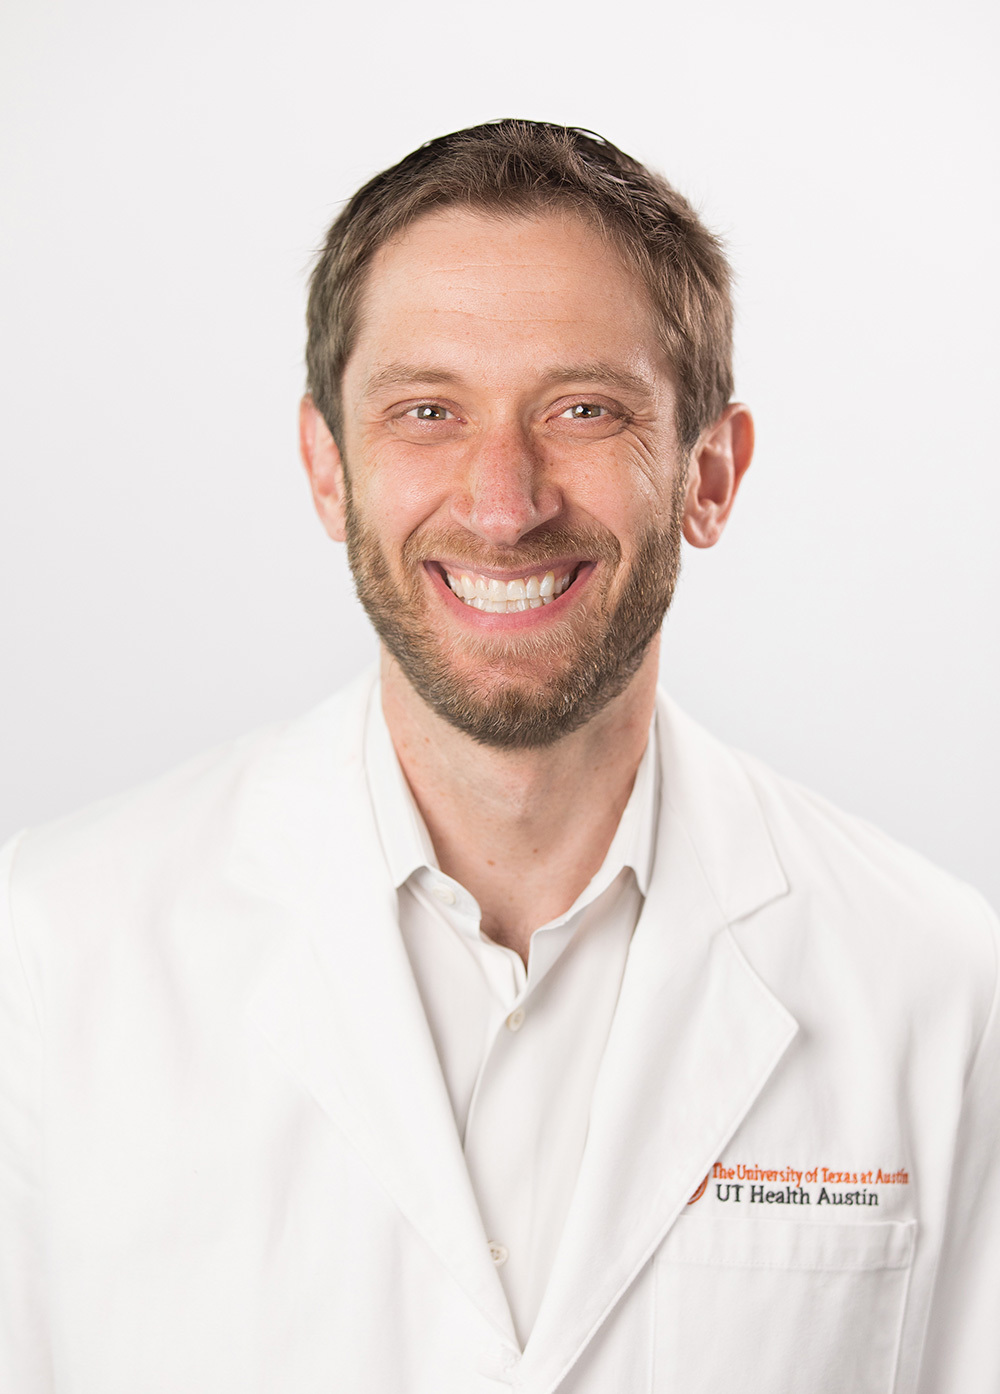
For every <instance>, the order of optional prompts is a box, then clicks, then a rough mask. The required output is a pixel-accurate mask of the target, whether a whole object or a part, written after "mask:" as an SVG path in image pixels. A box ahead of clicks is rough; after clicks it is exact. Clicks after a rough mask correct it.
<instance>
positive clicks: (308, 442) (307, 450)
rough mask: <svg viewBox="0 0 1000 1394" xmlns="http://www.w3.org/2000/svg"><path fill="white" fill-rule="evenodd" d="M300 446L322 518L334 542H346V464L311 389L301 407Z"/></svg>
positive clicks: (313, 494)
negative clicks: (311, 393)
mask: <svg viewBox="0 0 1000 1394" xmlns="http://www.w3.org/2000/svg"><path fill="white" fill-rule="evenodd" d="M299 450H300V451H301V452H302V463H303V464H304V465H305V467H306V474H307V475H308V476H309V486H310V488H311V489H312V496H313V503H314V504H315V506H316V512H317V513H318V514H319V517H320V522H321V523H322V524H323V526H324V527H325V528H326V530H327V532H328V533H329V535H330V536H331V537H332V538H333V540H334V542H343V541H344V538H345V536H346V527H345V510H344V465H343V462H342V460H341V458H340V449H339V447H338V445H337V442H336V441H335V440H334V438H333V436H332V435H331V434H330V428H329V426H328V425H327V424H326V422H325V421H324V420H323V417H322V415H321V414H320V411H319V408H318V407H317V406H316V403H315V402H314V401H313V399H312V397H311V396H310V395H309V394H308V393H306V395H305V396H304V397H303V398H302V403H301V405H300V407H299Z"/></svg>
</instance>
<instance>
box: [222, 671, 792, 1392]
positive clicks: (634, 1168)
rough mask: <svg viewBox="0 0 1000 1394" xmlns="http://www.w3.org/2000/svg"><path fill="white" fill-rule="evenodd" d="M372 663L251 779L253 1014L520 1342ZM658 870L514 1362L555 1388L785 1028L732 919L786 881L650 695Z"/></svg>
mask: <svg viewBox="0 0 1000 1394" xmlns="http://www.w3.org/2000/svg"><path fill="white" fill-rule="evenodd" d="M371 688H372V677H371V675H370V674H369V675H365V676H364V677H363V678H362V679H360V680H358V682H356V683H355V684H353V685H352V687H351V688H350V689H348V690H347V691H346V692H345V693H342V694H340V695H339V696H338V697H336V698H333V699H331V700H330V701H329V702H327V703H325V704H324V705H323V706H322V707H321V708H319V709H318V710H317V711H316V712H314V713H312V714H311V715H309V716H307V717H305V718H303V719H302V720H300V721H298V722H295V723H293V724H292V725H291V726H290V727H288V728H287V729H286V730H285V731H284V733H282V734H281V735H279V736H278V738H277V739H276V740H275V741H274V743H273V744H272V745H271V747H270V748H269V749H268V751H267V752H266V753H264V754H263V755H262V757H261V758H260V759H259V761H258V763H257V766H256V768H255V769H254V770H253V771H252V773H251V774H250V777H249V780H248V786H247V789H246V792H245V796H244V803H243V808H242V812H241V815H240V822H239V829H238V832H237V835H236V837H235V841H234V847H233V852H232V857H231V861H230V868H229V871H230V876H231V878H232V879H233V880H234V881H235V882H237V883H238V884H239V885H240V886H241V887H242V889H243V890H244V891H245V892H250V893H251V894H252V895H254V896H256V897H257V898H258V899H262V900H264V901H267V902H268V903H269V905H270V917H271V922H272V923H273V926H274V930H275V933H274V936H273V941H272V942H273V950H272V956H271V958H270V959H269V961H268V963H267V965H266V967H265V969H264V971H263V973H262V976H261V980H260V982H259V984H258V986H257V990H256V992H255V995H254V997H253V999H252V1001H251V1003H250V1006H249V1011H250V1016H251V1019H252V1021H253V1022H254V1023H255V1026H256V1028H257V1029H259V1030H261V1031H263V1033H264V1034H265V1036H266V1037H267V1038H268V1040H269V1041H270V1042H271V1044H272V1046H273V1048H274V1050H275V1051H276V1052H277V1053H278V1055H279V1056H280V1057H281V1059H282V1060H283V1061H284V1063H285V1067H286V1068H287V1069H288V1070H289V1072H290V1074H291V1075H292V1076H293V1078H294V1079H295V1080H296V1081H297V1082H298V1084H299V1085H300V1086H301V1087H302V1088H304V1089H306V1090H307V1091H308V1092H309V1093H310V1094H311V1095H312V1097H313V1098H314V1099H315V1100H316V1102H317V1103H318V1104H319V1106H320V1107H321V1108H322V1109H323V1110H324V1111H325V1112H326V1114H327V1115H328V1117H329V1118H330V1120H331V1122H332V1123H333V1124H334V1125H335V1126H336V1127H337V1128H339V1129H340V1131H341V1132H342V1134H343V1135H344V1136H345V1137H346V1138H347V1139H348V1141H349V1142H350V1144H351V1145H352V1146H353V1147H354V1148H355V1149H356V1150H357V1151H358V1152H359V1153H360V1155H361V1156H362V1157H363V1158H364V1159H365V1161H366V1162H367V1164H368V1166H369V1167H370V1169H371V1170H372V1172H373V1173H374V1175H375V1176H376V1178H377V1179H378V1180H379V1181H380V1183H381V1184H382V1185H383V1186H384V1188H385V1190H386V1191H387V1192H388V1193H389V1194H390V1195H391V1196H392V1197H393V1198H394V1200H395V1203H396V1204H397V1205H398V1206H399V1208H400V1210H401V1211H402V1213H403V1214H404V1215H405V1216H406V1217H407V1219H408V1220H409V1221H410V1223H411V1224H412V1225H413V1226H414V1228H415V1229H416V1230H417V1231H418V1232H419V1233H420V1234H421V1235H422V1236H423V1238H424V1240H425V1241H426V1242H427V1243H428V1244H429V1246H430V1247H431V1248H432V1249H433V1250H434V1252H435V1253H436V1254H437V1255H438V1257H439V1258H440V1260H441V1262H442V1263H443V1264H445V1266H446V1267H447V1268H448V1269H449V1271H450V1272H451V1273H452V1274H453V1275H454V1277H455V1279H456V1280H457V1281H458V1282H459V1283H460V1284H461V1285H462V1286H463V1287H464V1288H465V1290H466V1291H467V1292H468V1294H469V1296H470V1298H471V1299H472V1300H473V1301H474V1302H475V1303H476V1304H477V1306H478V1307H479V1309H480V1310H481V1311H482V1312H483V1314H484V1315H485V1316H486V1318H487V1319H488V1320H489V1321H490V1322H491V1324H492V1325H493V1327H494V1328H495V1329H496V1331H497V1332H498V1334H499V1335H501V1336H502V1337H503V1338H504V1340H505V1341H506V1342H507V1343H509V1344H510V1345H515V1344H516V1341H515V1337H514V1332H513V1327H512V1323H511V1320H510V1314H509V1311H508V1308H507V1304H506V1300H505V1298H504V1295H503V1290H502V1287H501V1284H500V1282H499V1279H498V1277H497V1274H496V1270H495V1268H494V1267H493V1264H492V1262H491V1261H490V1258H489V1251H488V1246H487V1236H486V1234H485V1232H484V1229H483V1226H482V1221H481V1219H480V1217H479V1212H478V1208H477V1205H476V1201H475V1197H474V1195H473V1193H472V1189H471V1185H470V1182H469V1178H468V1173H467V1170H466V1167H465V1162H464V1158H463V1155H462V1149H461V1144H460V1141H459V1137H458V1133H457V1130H456V1127H455V1122H454V1117H453V1115H452V1112H451V1107H450V1103H449V1100H448V1095H447V1090H446V1087H445V1084H444V1081H443V1078H442V1075H441V1071H440V1067H439V1064H438V1060H437V1056H436V1052H435V1049H434V1044H433V1040H432V1037H431V1034H430V1030H429V1028H428V1025H427V1021H426V1017H425V1015H424V1011H423V1007H422V1004H421V1002H420V998H419V994H418V991H417V988H416V985H415V982H414V980H413V975H412V971H411V969H410V966H409V961H408V959H407V956H406V952H405V948H404V945H403V943H402V938H401V936H400V934H399V932H398V927H397V924H396V896H395V890H394V888H393V886H392V882H391V878H390V877H389V875H388V872H387V869H386V864H385V860H384V857H383V855H382V851H381V847H380V844H379V840H378V834H377V831H376V828H375V825H374V820H373V817H372V813H371V805H370V800H369V798H368V796H367V791H366V788H365V779H364V769H363V760H362V749H363V745H362V740H363V730H364V720H365V712H366V707H367V703H368V701H369V698H370V693H371ZM658 735H659V755H660V778H661V789H662V802H661V810H660V817H659V825H658V829H657V846H656V852H655V864H654V875H653V879H652V883H651V885H650V887H649V894H648V895H647V897H646V902H645V905H644V909H643V912H642V915H641V917H640V921H639V924H638V926H637V928H636V931H635V935H634V937H633V942H632V947H631V950H630V953H629V960H628V964H627V967H626V972H625V978H624V981H623V985H622V994H621V998H620V1001H619V1005H618V1008H617V1011H616V1013H615V1019H614V1023H613V1025H612V1029H611V1034H610V1036H609V1039H608V1045H607V1048H606V1051H605V1057H604V1060H603V1063H602V1066H601V1070H600V1073H599V1076H598V1081H597V1086H596V1089H595V1094H594V1099H593V1104H592V1109H591V1124H590V1131H589V1134H588V1141H587V1146H586V1150H585V1153H584V1158H583V1162H582V1165H581V1171H580V1175H579V1179H578V1182H577V1187H576V1191H575V1193H574V1197H573V1201H572V1203H571V1207H570V1211H569V1214H568V1217H567V1222H566V1227H565V1230H564V1233H563V1238H562V1242H561V1244H560V1247H559V1250H558V1253H557V1255H556V1260H555V1265H554V1267H553V1271H552V1275H551V1278H550V1281H549V1285H548V1289H547V1292H546V1296H545V1299H544V1301H543V1304H542V1308H541V1311H540V1313H539V1316H538V1320H537V1322H536V1324H535V1327H534V1330H533V1331H532V1334H531V1337H530V1339H529V1341H528V1344H527V1347H526V1350H525V1354H524V1360H523V1362H522V1370H521V1380H522V1383H523V1386H524V1387H525V1388H526V1389H530V1390H531V1394H536V1391H537V1394H547V1391H549V1390H554V1389H555V1388H556V1387H557V1385H558V1384H559V1382H560V1381H561V1379H562V1378H563V1376H564V1374H565V1372H566V1371H567V1370H568V1369H569V1368H570V1367H571V1366H572V1364H573V1363H574V1362H575V1360H576V1359H577V1358H578V1357H579V1355H580V1353H581V1352H582V1350H583V1349H584V1348H585V1346H586V1344H587V1343H588V1341H589V1340H590V1339H591V1337H592V1336H593V1334H594V1332H595V1331H596V1330H597V1329H598V1328H599V1326H600V1324H601V1323H602V1322H603V1320H604V1319H605V1318H606V1316H607V1315H608V1313H609V1312H610V1311H611V1310H612V1308H613V1307H614V1305H615V1303H616V1302H617V1301H618V1300H619V1298H620V1297H621V1296H622V1294H623V1293H624V1292H625V1290H626V1289H627V1288H628V1286H629V1285H630V1283H631V1282H632V1281H633V1280H634V1278H635V1277H636V1276H637V1274H638V1273H639V1271H640V1270H641V1268H642V1267H643V1265H644V1264H645V1262H647V1261H648V1259H649V1257H650V1255H651V1254H652V1252H653V1251H654V1249H655V1248H656V1246H657V1245H658V1244H659V1243H660V1242H661V1241H662V1239H663V1237H664V1235H665V1233H666V1232H667V1230H668V1229H669V1228H670V1226H671V1225H672V1224H673V1222H674V1220H675V1219H676V1218H677V1216H678V1215H679V1214H680V1213H681V1212H682V1210H683V1209H684V1206H685V1204H686V1202H687V1200H688V1197H689V1196H690V1195H691V1194H692V1192H693V1191H694V1190H695V1189H696V1188H697V1186H698V1185H699V1183H700V1181H701V1180H702V1178H703V1177H704V1175H705V1174H706V1172H707V1171H708V1170H709V1168H710V1167H711V1165H712V1163H713V1162H714V1161H715V1160H716V1159H717V1157H718V1155H719V1154H720V1152H721V1150H722V1148H723V1147H724V1145H725V1143H726V1142H727V1140H728V1139H729V1138H730V1137H731V1136H732V1134H733V1133H734V1132H735V1130H736V1128H737V1127H738V1125H739V1123H740V1122H741V1121H742V1119H743V1117H744V1116H745V1114H746V1113H747V1111H748V1110H749V1109H750V1107H751V1106H752V1104H753V1102H754V1100H755V1099H756V1097H757V1096H758V1094H759V1092H760V1090H761V1089H762V1088H763V1086H764V1084H765V1082H766V1080H767V1078H768V1076H769V1075H770V1074H771V1072H772V1071H773V1069H774V1068H775V1066H776V1064H777V1062H778V1060H779V1059H780V1057H781V1055H782V1054H783V1052H784V1051H785V1049H786V1048H787V1046H788V1043H789V1041H790V1040H791V1039H792V1036H793V1035H794V1034H795V1030H796V1027H795V1023H794V1021H793V1020H792V1018H791V1017H790V1016H789V1014H788V1013H787V1012H786V1011H785V1009H784V1008H783V1007H782V1006H781V1004H780V1003H779V1002H778V1001H777V1000H776V999H775V998H774V997H773V995H772V994H771V993H770V991H769V990H768V988H767V987H766V986H765V985H764V984H763V983H762V982H761V981H760V979H758V978H757V977H756V975H755V974H754V972H753V971H752V969H751V968H750V967H749V965H748V964H747V963H746V961H745V960H744V958H743V957H742V955H741V953H740V951H739V949H738V947H737V945H736V942H735V940H734V938H733V936H732V934H731V933H730V931H729V925H730V924H731V923H732V922H733V921H735V920H738V919H741V918H743V917H745V916H747V915H750V914H754V913H757V912H759V911H762V910H763V909H764V907H766V906H767V905H768V904H769V903H770V902H772V901H774V900H775V899H777V898H778V897H780V896H781V895H783V894H784V893H785V892H786V890H787V883H786V881H785V877H784V875H783V873H782V870H781V867H780V864H779V862H778V859H777V856H776V854H775V851H774V848H773V845H772V843H771V839H770V837H769V835H768V831H767V827H766V824H765V822H764V819H763V815H762V813H761V811H760V809H759V806H758V804H757V801H756V798H755V795H754V792H753V789H752V786H751V784H750V781H749V779H748V777H747V775H746V774H745V772H744V770H743V768H742V766H741V765H740V764H739V762H738V760H737V759H736V757H735V756H733V755H732V754H731V753H730V752H729V751H728V750H726V749H725V748H724V747H722V746H721V745H719V744H718V743H717V742H716V741H714V740H713V739H712V738H711V737H710V736H708V735H707V734H706V733H704V732H703V731H701V730H700V728H698V727H697V726H696V725H695V724H694V723H693V722H690V721H689V720H688V718H686V717H685V716H683V715H682V714H681V713H680V712H679V711H678V710H677V709H676V708H675V707H674V706H673V704H672V703H670V702H669V701H667V700H666V699H662V700H661V703H660V706H659V709H658Z"/></svg>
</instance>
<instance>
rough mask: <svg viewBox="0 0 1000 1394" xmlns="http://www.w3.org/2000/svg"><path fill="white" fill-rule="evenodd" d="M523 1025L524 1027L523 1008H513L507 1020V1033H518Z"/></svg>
mask: <svg viewBox="0 0 1000 1394" xmlns="http://www.w3.org/2000/svg"><path fill="white" fill-rule="evenodd" d="M523 1025H524V1008H523V1007H515V1008H514V1010H513V1011H512V1012H511V1014H510V1016H509V1017H508V1018H507V1030H508V1031H520V1029H521V1027H522V1026H523Z"/></svg>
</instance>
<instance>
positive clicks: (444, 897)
mask: <svg viewBox="0 0 1000 1394" xmlns="http://www.w3.org/2000/svg"><path fill="white" fill-rule="evenodd" d="M433 890H434V894H435V895H436V896H437V898H438V900H440V901H441V903H442V905H454V904H455V892H454V891H453V890H452V888H451V887H450V886H446V885H445V884H444V882H443V881H441V882H439V883H438V884H437V885H436V886H435V887H434V888H433Z"/></svg>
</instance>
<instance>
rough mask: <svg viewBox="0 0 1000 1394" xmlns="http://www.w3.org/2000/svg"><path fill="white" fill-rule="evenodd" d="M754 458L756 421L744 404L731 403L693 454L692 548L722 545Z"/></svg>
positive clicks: (688, 512) (687, 520) (688, 521)
mask: <svg viewBox="0 0 1000 1394" xmlns="http://www.w3.org/2000/svg"><path fill="white" fill-rule="evenodd" d="M752 457H753V417H752V416H751V415H750V413H749V411H748V410H747V408H746V407H745V406H744V405H743V404H742V402H730V404H729V406H728V407H726V409H725V411H724V412H723V413H722V415H721V416H720V417H719V419H718V421H716V423H715V425H714V426H709V427H708V428H707V429H706V430H704V431H702V433H701V435H700V436H699V437H698V442H697V444H696V445H695V447H694V449H693V450H692V452H691V459H690V461H689V464H688V487H687V497H686V499H685V503H684V536H685V537H686V538H687V540H688V542H690V543H691V545H692V547H714V546H715V544H716V542H718V540H719V538H720V537H721V536H722V530H723V528H724V527H725V526H726V522H727V520H728V518H729V514H730V511H731V510H732V507H733V503H734V501H735V499H736V491H737V489H739V487H740V482H741V481H742V479H743V476H744V474H746V472H747V470H748V469H749V467H750V460H751V458H752Z"/></svg>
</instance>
